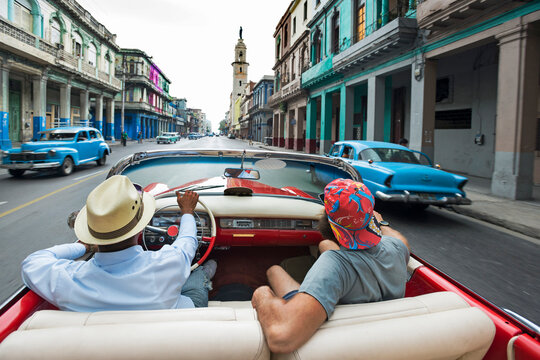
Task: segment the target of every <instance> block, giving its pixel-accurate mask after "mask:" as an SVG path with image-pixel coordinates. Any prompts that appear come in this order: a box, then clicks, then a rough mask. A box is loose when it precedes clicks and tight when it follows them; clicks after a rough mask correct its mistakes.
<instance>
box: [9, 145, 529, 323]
mask: <svg viewBox="0 0 540 360" xmlns="http://www.w3.org/2000/svg"><path fill="white" fill-rule="evenodd" d="M165 148H232V149H235V148H240V149H242V148H249V146H248V145H247V142H243V141H240V140H230V139H227V138H225V137H213V138H202V139H199V140H186V139H182V140H181V141H179V142H178V143H177V144H170V145H164V144H160V145H158V144H156V143H154V142H145V143H144V144H137V143H133V142H130V143H129V144H128V146H127V147H121V146H115V147H113V153H112V155H111V156H110V157H109V159H108V161H107V164H106V165H105V166H103V167H98V166H96V165H95V164H92V165H86V166H83V167H80V168H78V169H77V170H76V171H75V172H74V173H73V174H71V175H70V176H68V177H62V176H58V175H56V174H55V173H32V172H30V173H27V174H25V176H24V178H22V179H15V178H12V177H11V176H10V175H8V174H7V173H5V172H2V171H1V170H0V249H1V251H0V264H2V272H0V302H3V301H4V300H5V299H7V298H8V297H9V296H10V295H11V294H13V293H14V292H15V291H16V290H17V289H18V288H20V287H21V286H22V281H21V279H20V262H21V261H22V259H24V257H25V256H26V255H28V254H29V253H31V252H33V251H35V250H38V249H43V248H46V247H48V246H52V245H55V244H61V243H65V242H73V241H75V240H76V239H75V235H74V233H73V231H72V230H70V229H69V228H68V227H67V224H66V219H67V216H68V215H69V214H70V213H71V212H72V211H74V210H78V209H80V208H81V207H82V206H83V205H84V203H85V201H86V196H87V195H88V193H89V192H90V191H91V190H92V189H93V188H94V187H95V186H97V185H98V184H99V183H100V182H101V181H103V180H104V179H105V177H106V175H107V173H108V171H109V169H110V167H111V166H112V164H114V163H115V162H116V161H118V160H119V159H121V158H122V157H124V156H126V155H129V154H131V153H133V152H136V151H141V150H151V149H165ZM379 210H380V211H381V213H382V214H383V216H384V217H385V219H386V220H388V221H389V222H390V223H391V225H392V226H393V227H394V228H396V229H398V230H399V231H401V232H402V233H403V234H404V235H405V236H406V237H407V238H408V239H409V242H410V244H411V246H412V249H413V252H414V253H415V254H416V255H418V256H420V257H421V258H423V259H424V260H426V261H428V262H429V263H431V264H432V265H434V266H436V267H437V268H439V269H440V270H442V271H443V272H445V273H447V274H449V275H450V276H452V277H453V278H455V279H456V280H458V281H459V282H461V283H463V284H464V285H466V286H467V287H469V288H470V289H472V290H474V291H476V292H477V293H478V294H480V295H481V296H483V297H485V298H486V299H488V300H489V301H491V302H493V303H494V304H496V305H498V306H500V307H504V308H508V309H510V310H513V311H515V312H517V313H519V314H521V315H523V316H525V317H527V318H529V319H530V320H531V321H533V322H535V323H537V324H540V307H539V306H538V299H539V298H540V282H539V281H538V274H539V273H540V262H539V261H538V259H540V243H539V242H538V240H533V239H529V238H527V237H525V236H522V235H519V234H517V233H512V232H509V231H506V230H505V229H501V228H498V227H495V226H492V225H489V224H485V223H482V222H479V221H477V220H472V219H470V218H467V217H464V216H461V215H458V214H454V213H451V212H449V211H447V210H441V209H437V208H434V209H432V208H429V209H427V210H426V211H424V212H423V213H411V212H410V211H406V210H405V209H404V208H402V207H399V206H393V207H381V208H379Z"/></svg>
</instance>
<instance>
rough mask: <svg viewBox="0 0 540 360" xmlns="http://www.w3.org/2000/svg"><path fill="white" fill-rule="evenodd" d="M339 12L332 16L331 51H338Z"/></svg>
mask: <svg viewBox="0 0 540 360" xmlns="http://www.w3.org/2000/svg"><path fill="white" fill-rule="evenodd" d="M339 45H340V44H339V13H335V14H334V16H333V17H332V52H333V53H335V54H337V53H339Z"/></svg>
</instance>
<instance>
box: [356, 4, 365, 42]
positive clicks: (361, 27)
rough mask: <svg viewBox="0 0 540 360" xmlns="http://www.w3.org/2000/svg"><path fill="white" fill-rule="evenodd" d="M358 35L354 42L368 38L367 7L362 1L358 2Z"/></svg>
mask: <svg viewBox="0 0 540 360" xmlns="http://www.w3.org/2000/svg"><path fill="white" fill-rule="evenodd" d="M355 25H356V34H354V42H358V41H360V40H362V39H363V38H364V37H365V36H366V7H365V6H364V4H363V3H362V2H361V0H356V24H355Z"/></svg>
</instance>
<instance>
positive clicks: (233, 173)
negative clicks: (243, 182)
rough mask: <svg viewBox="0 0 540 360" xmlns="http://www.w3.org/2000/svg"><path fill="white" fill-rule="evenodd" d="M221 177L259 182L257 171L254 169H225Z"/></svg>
mask: <svg viewBox="0 0 540 360" xmlns="http://www.w3.org/2000/svg"><path fill="white" fill-rule="evenodd" d="M223 176H225V177H230V178H235V179H249V180H259V179H260V178H261V176H260V174H259V171H258V170H255V169H240V168H226V169H225V173H223Z"/></svg>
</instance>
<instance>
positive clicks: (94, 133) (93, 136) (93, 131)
mask: <svg viewBox="0 0 540 360" xmlns="http://www.w3.org/2000/svg"><path fill="white" fill-rule="evenodd" d="M89 133H90V139H97V135H96V131H95V130H90V131H89Z"/></svg>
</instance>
